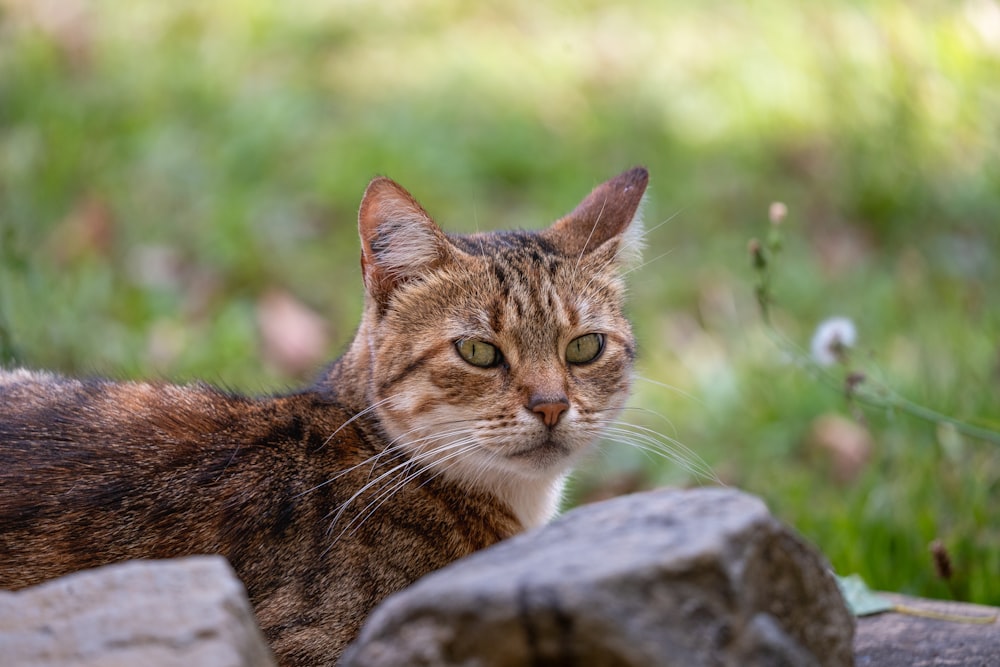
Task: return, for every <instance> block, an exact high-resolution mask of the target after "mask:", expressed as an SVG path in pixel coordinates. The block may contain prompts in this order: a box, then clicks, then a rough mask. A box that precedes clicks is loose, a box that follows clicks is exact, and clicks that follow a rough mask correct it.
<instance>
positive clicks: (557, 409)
mask: <svg viewBox="0 0 1000 667" xmlns="http://www.w3.org/2000/svg"><path fill="white" fill-rule="evenodd" d="M568 408H569V401H567V400H566V399H565V398H559V399H556V400H553V399H551V398H542V399H537V400H534V401H532V402H531V403H529V404H528V409H529V410H531V411H532V412H534V413H535V414H536V415H538V416H539V418H540V419H541V420H542V421H543V422H544V423H545V425H546V426H555V425H556V424H557V423H558V422H559V417H561V416H562V413H564V412H566V410H567V409H568Z"/></svg>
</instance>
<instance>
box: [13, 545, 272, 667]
mask: <svg viewBox="0 0 1000 667" xmlns="http://www.w3.org/2000/svg"><path fill="white" fill-rule="evenodd" d="M0 662H2V663H3V664H5V665H18V666H19V667H59V666H63V665H65V666H66V667H69V666H70V665H72V666H73V667H97V666H98V665H100V666H101V667H117V666H121V667H125V666H129V667H132V666H135V665H143V666H149V667H174V666H176V667H201V666H202V665H204V666H205V667H209V666H210V667H249V666H253V667H265V666H273V665H274V664H275V662H274V659H273V657H272V656H271V651H270V649H269V648H268V647H267V643H266V642H265V641H264V637H263V634H262V633H261V631H260V629H259V628H258V627H257V624H256V620H255V619H254V615H253V610H252V609H251V607H250V602H249V601H248V600H247V596H246V591H245V589H244V588H243V584H242V583H240V581H239V579H237V578H236V575H235V573H234V572H233V570H232V568H231V567H230V566H229V563H228V562H227V561H226V560H225V559H224V558H222V557H220V556H194V557H191V558H182V559H177V560H164V561H130V562H127V563H122V564H118V565H109V566H106V567H101V568H97V569H94V570H87V571H84V572H78V573H76V574H71V575H68V576H66V577H62V578H60V579H55V580H53V581H49V582H46V583H43V584H39V585H38V586H33V587H31V588H26V589H23V590H20V591H17V592H13V593H12V592H0Z"/></svg>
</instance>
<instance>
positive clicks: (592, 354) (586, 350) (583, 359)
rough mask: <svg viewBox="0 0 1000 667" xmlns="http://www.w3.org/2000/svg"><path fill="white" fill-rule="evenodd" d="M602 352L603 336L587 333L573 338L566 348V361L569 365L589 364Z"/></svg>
mask: <svg viewBox="0 0 1000 667" xmlns="http://www.w3.org/2000/svg"><path fill="white" fill-rule="evenodd" d="M603 351H604V336H603V335H602V334H599V333H589V334H584V335H582V336H580V337H579V338H574V339H573V340H572V341H571V342H570V344H569V346H568V347H567V348H566V361H568V362H569V363H571V364H586V363H590V362H591V361H593V360H594V359H597V357H599V356H601V352H603Z"/></svg>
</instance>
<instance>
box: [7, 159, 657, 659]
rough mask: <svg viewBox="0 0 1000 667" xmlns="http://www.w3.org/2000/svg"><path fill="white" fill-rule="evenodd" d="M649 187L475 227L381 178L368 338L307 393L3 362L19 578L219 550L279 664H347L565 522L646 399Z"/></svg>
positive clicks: (13, 562) (370, 243) (363, 331)
mask: <svg viewBox="0 0 1000 667" xmlns="http://www.w3.org/2000/svg"><path fill="white" fill-rule="evenodd" d="M647 180H648V175H647V173H646V170H645V169H642V168H635V169H632V170H631V171H628V172H625V173H623V174H621V175H620V176H618V177H616V178H614V179H612V180H610V181H608V182H606V183H604V184H602V185H600V186H598V187H597V188H596V189H594V191H593V192H592V193H591V194H590V195H589V196H588V197H587V198H586V199H584V200H583V202H582V203H581V204H580V205H579V206H578V207H577V208H576V209H575V210H574V211H573V212H572V213H570V214H569V215H567V216H566V217H564V218H562V219H560V220H558V221H557V222H555V223H554V224H553V225H552V226H550V227H549V228H547V229H545V230H544V231H540V232H527V231H500V232H492V233H477V234H472V235H468V236H459V235H451V234H445V233H444V232H442V231H441V230H440V228H439V227H438V226H437V225H436V224H435V223H434V222H433V221H432V220H431V218H430V217H429V216H428V215H427V213H426V212H425V211H424V210H423V208H421V206H420V205H419V204H418V203H417V202H416V201H415V200H414V199H413V197H412V196H410V194H409V193H407V192H406V191H405V190H404V189H403V188H402V187H400V186H399V185H397V184H396V183H394V182H393V181H391V180H389V179H387V178H376V179H374V180H373V181H372V182H371V183H370V184H369V186H368V189H367V190H366V192H365V195H364V199H363V201H362V202H361V209H360V212H359V230H360V235H361V267H362V272H363V277H364V285H365V290H366V297H365V307H364V313H363V316H362V319H361V325H360V327H359V328H358V331H357V334H356V335H355V337H354V340H353V342H352V343H351V345H350V347H349V348H348V349H347V351H346V353H345V354H344V355H343V356H342V357H341V358H340V359H338V360H337V361H336V362H334V363H333V364H332V365H331V366H329V368H328V369H327V370H326V371H325V372H324V373H323V374H322V375H321V377H320V378H319V380H318V381H317V382H316V384H314V385H313V386H311V387H309V388H307V389H303V390H301V391H296V392H294V393H290V394H285V395H279V396H268V397H263V398H248V397H244V396H238V395H235V394H232V393H229V392H226V391H222V390H220V389H216V388H214V387H211V386H208V385H205V384H191V385H185V386H177V385H170V384H165V383H153V382H149V383H147V382H121V383H118V382H110V381H106V380H99V379H88V380H74V379H68V378H64V377H61V376H58V375H54V374H49V373H43V372H32V371H26V370H11V371H0V588H10V589H16V588H21V587H23V586H29V585H31V584H35V583H37V582H40V581H43V580H46V579H49V578H51V577H57V576H60V575H63V574H66V573H68V572H73V571H75V570H79V569H82V568H89V567H94V566H97V565H102V564H105V563H113V562H117V561H123V560H126V559H131V558H169V557H174V556H182V555H186V554H199V553H218V554H223V555H225V556H226V557H227V558H228V559H229V561H230V562H231V563H232V565H233V567H234V568H235V570H236V572H237V573H238V574H239V576H240V577H241V579H242V580H243V582H244V583H245V584H246V587H247V590H248V592H249V595H250V600H251V601H252V603H253V606H254V609H255V611H256V615H257V619H258V621H259V622H260V624H261V626H262V628H263V629H264V632H265V634H266V636H267V638H268V640H269V642H270V643H271V646H272V647H273V649H274V652H275V654H276V655H277V657H278V659H279V661H280V662H281V664H283V665H328V664H334V663H335V662H336V661H337V658H338V656H339V655H340V653H341V651H342V649H343V648H344V646H345V644H346V643H347V642H349V641H350V640H351V639H352V638H353V637H354V636H355V634H356V632H357V631H358V629H359V626H360V624H361V623H362V622H363V621H364V619H365V616H366V615H367V614H368V612H369V611H370V610H371V609H372V607H373V606H374V605H376V604H377V603H378V602H379V601H380V600H382V599H383V598H384V597H385V596H386V595H388V594H390V593H392V592H393V591H396V590H399V589H401V588H403V587H404V586H407V585H408V584H410V583H412V582H413V581H415V580H416V579H417V578H419V577H421V576H422V575H424V574H426V573H428V572H430V571H432V570H434V569H437V568H440V567H442V566H444V565H446V564H448V563H450V562H452V561H454V560H455V559H457V558H461V557H462V556H465V555H467V554H470V553H472V552H474V551H476V550H477V549H482V548H484V547H487V546H489V545H491V544H494V543H495V542H497V541H499V540H502V539H504V538H507V537H509V536H511V535H514V534H515V533H518V532H521V531H523V530H525V529H528V528H532V527H534V526H538V525H540V524H543V523H545V522H546V521H547V520H548V519H549V518H551V517H552V515H553V513H554V512H555V511H556V507H557V505H558V503H559V500H560V494H561V491H562V488H563V482H564V479H565V476H566V474H567V472H568V470H569V469H570V467H571V466H572V465H573V463H574V462H575V461H576V460H578V459H579V458H580V456H581V454H582V453H583V452H585V451H586V450H587V449H588V447H589V446H590V445H591V444H592V443H594V442H595V440H596V439H597V438H598V437H599V436H600V435H601V433H602V429H603V428H604V426H605V425H607V424H608V423H609V422H610V421H611V420H613V419H614V417H615V416H616V415H617V413H618V411H619V410H620V409H621V408H622V406H623V404H624V402H625V399H626V395H627V393H628V390H629V385H630V376H631V371H632V362H633V356H634V353H635V342H634V340H633V337H632V332H631V329H630V327H629V324H628V322H627V321H626V319H625V317H624V316H623V314H622V301H623V289H624V287H623V281H622V267H623V266H625V265H627V264H628V263H629V262H632V261H634V260H635V259H636V257H637V253H638V249H639V248H638V246H639V239H640V236H641V232H640V229H639V227H640V225H639V223H638V222H637V221H636V218H637V212H638V210H639V205H640V201H641V199H642V196H643V192H644V191H645V189H646V183H647Z"/></svg>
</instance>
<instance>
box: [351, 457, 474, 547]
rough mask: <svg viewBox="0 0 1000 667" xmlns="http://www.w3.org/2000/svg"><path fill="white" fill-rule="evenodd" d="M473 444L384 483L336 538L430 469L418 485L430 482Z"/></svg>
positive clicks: (361, 523)
mask: <svg viewBox="0 0 1000 667" xmlns="http://www.w3.org/2000/svg"><path fill="white" fill-rule="evenodd" d="M475 445H476V443H475V442H474V441H471V442H467V443H464V446H463V447H462V448H460V449H458V450H457V451H454V452H452V453H450V454H448V455H447V456H445V457H443V458H441V459H437V460H435V461H432V462H430V463H427V464H425V465H423V466H421V467H420V468H418V469H417V470H415V471H413V472H410V473H407V474H406V476H405V477H403V479H401V480H399V481H397V482H395V483H391V484H387V485H385V486H384V487H383V488H382V489H381V490H380V491H379V492H378V493H377V494H376V496H375V498H373V499H372V500H371V501H370V502H369V503H368V504H367V505H365V507H363V508H362V509H361V510H360V511H359V512H358V513H357V514H356V515H355V516H354V517H352V518H351V520H350V521H349V522H348V523H347V525H346V526H345V527H344V529H343V530H342V531H341V533H340V535H338V536H337V538H336V539H340V537H342V536H343V535H344V533H345V532H347V531H348V530H351V532H352V534H353V533H354V532H356V531H357V530H358V529H359V528H360V527H361V526H362V525H363V524H364V523H365V522H366V521H367V520H368V519H369V518H371V516H372V515H373V514H374V513H375V512H377V511H378V509H379V508H380V507H382V505H384V504H385V503H386V502H388V500H389V499H390V498H392V497H393V496H394V495H396V493H398V492H399V491H400V490H401V489H403V488H404V487H406V485H408V484H409V483H410V482H412V481H413V480H415V479H417V478H419V477H421V476H423V475H425V474H426V473H428V472H430V471H432V470H434V471H435V472H434V473H433V474H432V475H430V476H429V477H428V478H427V479H426V480H424V481H423V482H421V483H420V484H419V485H418V488H419V487H421V486H423V485H425V484H427V483H428V482H430V481H431V480H432V479H434V478H435V477H437V476H439V475H441V474H442V473H444V472H445V470H447V469H448V468H449V467H451V465H453V464H454V461H452V463H448V461H449V460H451V459H457V458H459V457H461V456H462V455H463V454H465V453H466V452H469V451H472V450H473V449H475ZM442 464H447V465H442ZM352 527H353V530H352Z"/></svg>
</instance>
